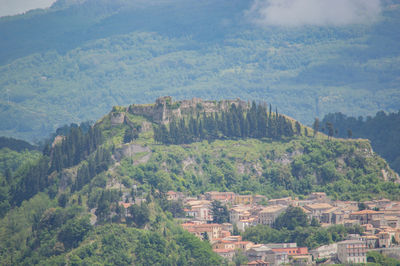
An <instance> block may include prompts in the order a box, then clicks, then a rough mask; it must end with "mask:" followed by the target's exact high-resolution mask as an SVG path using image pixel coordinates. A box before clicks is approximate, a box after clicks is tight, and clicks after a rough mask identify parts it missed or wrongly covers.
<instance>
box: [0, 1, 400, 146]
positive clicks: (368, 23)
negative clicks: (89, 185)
mask: <svg viewBox="0 0 400 266" xmlns="http://www.w3.org/2000/svg"><path fill="white" fill-rule="evenodd" d="M399 40H400V5H399V4H398V3H397V2H396V1H389V0H387V1H383V0H382V1H378V0H373V1H360V0H353V1H351V0H340V1H335V2H334V4H333V2H332V1H304V0H287V1H275V0H269V1H261V0H240V1H239V0H232V1H227V0H221V1H211V0H204V1H194V0H156V1H143V0H135V1H125V0H117V1H110V0H101V1H98V0H96V1H94V0H86V1H84V0H59V1H57V2H56V3H54V4H53V5H52V7H51V8H49V9H47V10H34V11H30V12H28V13H26V14H25V15H18V16H14V17H4V18H0V119H1V121H2V123H1V124H0V135H7V136H15V137H22V138H24V139H28V140H33V139H38V138H42V137H43V136H46V135H48V134H49V133H50V132H52V131H53V130H54V129H55V128H57V127H59V126H60V125H63V124H67V123H70V122H80V121H85V120H96V119H97V118H99V117H100V116H101V114H103V113H104V112H106V111H107V110H109V109H110V108H111V106H113V105H126V104H130V103H132V102H135V103H144V102H149V101H152V100H153V99H154V98H156V97H158V96H161V95H172V96H174V97H175V98H177V99H182V98H189V97H203V98H207V99H221V98H227V97H230V98H236V97H240V98H242V99H244V100H253V99H256V100H265V101H266V102H268V103H272V104H274V105H277V106H279V107H280V108H281V110H280V111H282V112H284V113H286V114H288V115H290V116H292V117H294V118H296V119H299V120H300V121H302V122H304V123H308V124H310V123H311V121H312V120H313V119H314V117H316V116H319V117H321V116H323V115H324V114H326V113H329V112H337V111H341V112H342V113H345V114H348V115H352V116H358V115H364V116H365V115H373V114H375V113H376V112H377V111H379V110H385V111H397V110H398V109H399V108H400V104H399V103H400V90H399V79H398V77H399V74H400V64H399V59H400V47H399V46H398V43H399Z"/></svg>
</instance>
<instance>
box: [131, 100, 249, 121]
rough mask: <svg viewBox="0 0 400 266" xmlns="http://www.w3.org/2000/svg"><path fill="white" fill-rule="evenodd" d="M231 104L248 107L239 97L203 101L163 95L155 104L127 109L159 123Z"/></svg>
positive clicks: (219, 109) (223, 107) (217, 109)
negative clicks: (173, 98)
mask: <svg viewBox="0 0 400 266" xmlns="http://www.w3.org/2000/svg"><path fill="white" fill-rule="evenodd" d="M232 104H235V105H236V106H237V107H239V106H241V107H242V108H244V109H246V108H248V104H247V102H245V101H241V100H240V99H236V100H222V101H203V100H202V99H200V98H193V99H191V100H183V101H173V100H172V97H170V96H165V97H161V98H158V99H157V100H156V103H155V104H150V105H141V104H133V105H131V106H129V108H128V111H129V112H130V113H131V114H135V115H141V116H144V117H147V118H149V119H150V120H151V121H153V122H155V123H159V124H167V123H169V122H170V121H171V119H173V118H180V117H182V116H186V115H197V114H198V113H200V114H202V113H203V112H205V113H214V112H220V111H226V110H228V109H229V108H230V106H231V105H232Z"/></svg>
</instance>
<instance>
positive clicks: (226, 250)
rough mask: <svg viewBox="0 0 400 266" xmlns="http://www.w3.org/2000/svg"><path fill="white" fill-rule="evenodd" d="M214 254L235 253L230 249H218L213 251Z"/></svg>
mask: <svg viewBox="0 0 400 266" xmlns="http://www.w3.org/2000/svg"><path fill="white" fill-rule="evenodd" d="M213 251H214V252H215V253H230V252H235V250H234V249H231V248H218V249H213Z"/></svg>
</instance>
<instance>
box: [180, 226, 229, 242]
mask: <svg viewBox="0 0 400 266" xmlns="http://www.w3.org/2000/svg"><path fill="white" fill-rule="evenodd" d="M182 227H183V228H184V229H185V230H187V231H188V232H189V233H192V234H194V235H195V236H197V237H199V238H200V239H204V237H205V234H206V233H207V235H208V239H209V240H210V242H212V241H214V240H216V239H218V238H221V236H222V226H221V225H220V224H195V223H185V224H182Z"/></svg>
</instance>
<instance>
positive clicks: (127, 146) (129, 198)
mask: <svg viewBox="0 0 400 266" xmlns="http://www.w3.org/2000/svg"><path fill="white" fill-rule="evenodd" d="M270 109H271V107H267V105H266V104H264V103H260V104H256V103H255V102H252V103H250V102H244V101H241V100H240V99H236V100H221V101H206V100H201V99H192V100H182V101H173V99H172V98H171V97H162V98H159V99H157V100H156V102H155V103H152V104H133V105H129V106H114V107H113V109H112V111H111V112H110V113H108V114H107V115H105V116H104V117H102V118H101V119H100V120H98V121H97V122H96V123H95V124H94V125H93V126H91V127H90V128H87V127H84V126H82V127H76V126H71V127H70V130H69V133H67V134H65V135H63V136H61V135H59V136H58V137H56V138H55V139H54V141H53V140H52V142H49V143H48V145H47V146H46V147H45V149H44V150H43V153H42V154H39V152H38V151H25V152H23V153H18V152H14V151H13V152H12V153H11V151H10V150H9V149H7V148H5V149H2V150H1V153H0V154H1V155H2V159H1V162H3V166H4V171H2V172H0V182H1V183H2V184H3V187H2V190H0V196H1V197H0V199H1V202H0V204H1V206H2V213H0V214H1V215H2V217H4V218H3V219H1V220H0V228H1V230H2V232H4V234H2V235H1V236H0V240H1V241H0V243H1V244H0V261H1V262H2V263H3V264H15V263H17V264H23V263H26V264H31V265H32V264H43V263H49V264H55V263H61V264H62V263H66V262H70V263H72V262H74V263H75V262H76V263H79V262H80V263H89V264H93V263H100V262H101V263H104V261H107V262H114V263H115V261H119V262H120V264H121V265H123V264H131V263H134V264H143V263H148V262H153V263H161V261H163V262H165V263H167V264H178V262H179V263H180V264H182V265H190V264H199V265H210V264H220V263H221V259H220V258H219V257H217V256H216V255H215V254H214V253H212V251H211V247H210V245H209V244H208V243H206V242H204V241H200V240H199V239H198V238H196V237H194V236H192V235H190V234H189V233H187V232H185V231H183V230H182V228H180V227H179V226H177V225H176V221H175V220H173V217H172V214H171V213H174V212H175V211H179V210H180V208H182V206H180V205H174V204H173V203H168V202H167V201H166V198H165V197H166V192H167V191H169V190H174V191H180V192H185V194H186V195H188V196H189V197H196V196H199V195H201V194H204V193H205V192H208V191H232V192H235V193H237V194H241V195H243V194H253V195H255V194H260V195H263V196H264V197H265V198H266V199H272V198H277V197H284V196H293V197H298V198H300V199H301V198H304V197H305V196H306V195H308V194H310V193H311V192H315V191H324V192H326V194H327V195H328V196H329V197H331V198H332V199H335V200H336V199H337V200H356V201H363V200H370V199H380V198H389V199H392V200H399V195H400V185H399V177H398V175H397V174H396V173H395V172H393V170H391V169H390V167H389V166H388V164H387V163H386V162H385V161H384V160H383V159H382V158H380V157H379V156H378V155H376V154H375V153H374V152H373V150H372V149H371V145H370V143H369V141H368V140H363V139H339V138H334V137H329V138H328V136H327V135H325V134H323V133H321V132H318V133H316V134H314V132H313V129H311V128H308V127H305V126H303V125H301V124H300V123H298V122H297V121H295V120H293V119H291V118H289V117H287V116H285V115H283V114H280V113H278V111H277V110H275V111H272V110H271V111H270ZM255 111H257V112H256V113H257V116H255V117H257V118H258V119H255V120H252V118H251V116H252V115H253V114H255V113H254V112H255ZM223 117H225V118H223ZM227 117H231V120H230V121H232V123H235V122H234V121H236V119H237V121H239V120H240V117H242V118H244V120H243V121H242V122H243V125H245V124H246V122H245V121H247V120H248V119H249V120H248V121H250V122H251V121H254V122H255V121H257V122H255V124H256V127H257V131H252V130H250V131H246V130H241V131H240V134H250V135H248V136H247V137H243V136H239V135H235V134H236V133H237V134H239V132H236V133H235V131H232V132H231V133H232V134H231V133H230V130H229V127H227V129H226V130H227V131H225V129H224V126H223V124H224V123H222V122H223V121H225V122H228V121H229V119H228V118H227ZM248 117H250V118H248ZM211 118H212V119H211ZM204 121H215V122H216V127H214V129H213V130H214V131H213V132H214V133H213V134H210V130H211V129H210V128H208V127H206V126H204V127H200V126H199V125H203V124H204V125H206V124H207V123H205V122H204ZM174 123H178V124H177V125H180V127H177V129H176V131H173V130H172V131H171V127H173V125H174ZM220 123H222V124H221V125H219V124H220ZM191 124H192V125H193V126H194V125H198V126H199V127H197V126H195V127H196V128H197V130H193V127H190V126H189V125H191ZM250 124H251V123H250ZM238 125H240V123H239V124H238ZM262 125H263V126H262ZM278 125H282V126H285V127H281V129H279V128H280V127H279V126H278ZM253 126H254V125H253ZM253 126H251V125H249V129H251V128H252V127H253ZM160 128H164V129H165V131H164V132H168V133H169V136H170V137H169V138H168V139H169V141H173V140H174V138H173V137H174V135H173V134H172V133H174V132H175V133H176V134H180V135H181V136H183V138H186V139H185V140H182V141H181V140H179V139H178V140H177V141H181V142H182V144H164V143H163V140H162V139H161V140H158V141H157V137H156V134H155V132H157V130H158V129H160ZM241 128H247V127H241ZM274 128H275V130H272V131H271V132H274V133H273V135H272V136H269V135H268V132H270V129H274ZM180 130H183V131H184V132H185V133H184V134H183V133H182V132H180ZM59 132H62V131H59ZM64 132H65V131H64ZM195 132H197V133H195ZM246 132H248V133H246ZM254 132H258V133H257V134H254ZM262 132H264V134H265V135H263V134H261V133H262ZM287 132H289V133H290V134H288V133H287ZM175 133H174V134H175ZM188 136H189V137H188ZM210 136H212V137H210ZM10 155H12V156H10ZM6 166H7V167H6ZM124 204H125V205H124ZM124 206H127V209H125V207H124ZM94 225H96V226H95V227H94ZM21 243H22V244H21ZM172 247H173V248H172ZM149 250H151V251H152V252H150V251H149ZM9 251H12V252H9ZM153 251H154V252H155V253H153ZM10 254H13V255H10Z"/></svg>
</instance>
